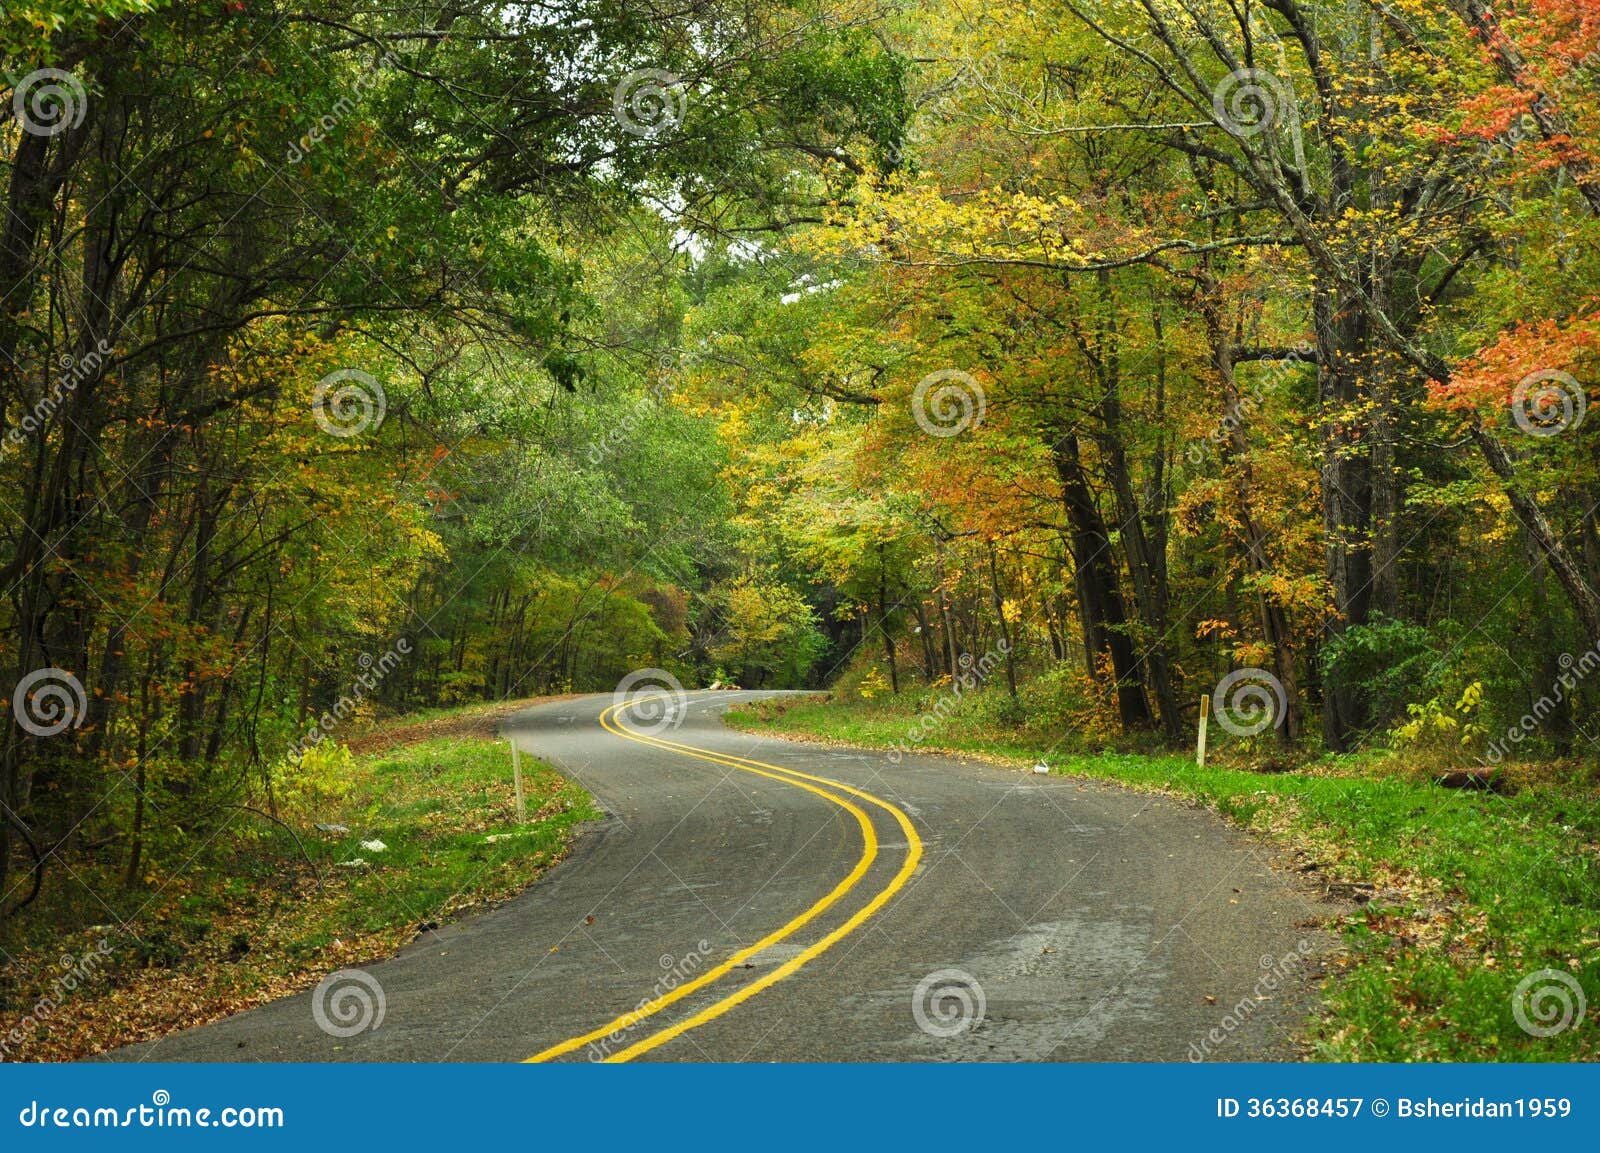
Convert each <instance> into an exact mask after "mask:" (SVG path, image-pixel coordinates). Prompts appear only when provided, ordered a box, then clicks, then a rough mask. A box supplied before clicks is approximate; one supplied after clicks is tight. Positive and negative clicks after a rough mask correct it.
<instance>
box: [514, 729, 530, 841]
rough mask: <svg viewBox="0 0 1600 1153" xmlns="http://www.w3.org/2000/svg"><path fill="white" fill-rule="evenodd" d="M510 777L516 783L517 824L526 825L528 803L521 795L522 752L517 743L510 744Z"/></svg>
mask: <svg viewBox="0 0 1600 1153" xmlns="http://www.w3.org/2000/svg"><path fill="white" fill-rule="evenodd" d="M511 776H512V778H513V779H514V780H515V781H516V783H517V824H519V825H525V824H527V823H528V802H527V799H526V798H525V797H524V796H523V795H522V751H521V750H520V749H518V748H517V742H516V741H514V740H513V741H512V742H511Z"/></svg>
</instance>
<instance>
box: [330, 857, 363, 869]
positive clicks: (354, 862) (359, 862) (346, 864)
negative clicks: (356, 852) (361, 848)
mask: <svg viewBox="0 0 1600 1153" xmlns="http://www.w3.org/2000/svg"><path fill="white" fill-rule="evenodd" d="M334 863H335V864H336V865H338V866H339V867H340V868H341V869H363V868H366V865H367V861H366V858H365V857H351V858H350V859H349V860H348V861H335V862H334Z"/></svg>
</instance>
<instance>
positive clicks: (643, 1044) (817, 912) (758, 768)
mask: <svg viewBox="0 0 1600 1153" xmlns="http://www.w3.org/2000/svg"><path fill="white" fill-rule="evenodd" d="M627 707H628V705H627V704H621V705H612V706H611V707H610V708H608V709H606V710H605V711H604V712H602V713H601V714H600V725H601V727H602V728H604V729H605V730H606V731H607V732H610V733H614V734H616V735H617V736H619V737H622V738H623V739H624V740H629V741H634V742H636V743H638V744H641V745H649V746H651V747H653V748H658V749H667V750H670V751H672V752H675V753H679V754H681V755H682V756H686V757H693V758H694V759H695V760H699V761H707V762H709V763H711V764H714V765H724V766H727V767H728V768H733V769H738V770H740V771H741V772H746V773H754V774H755V775H756V776H758V777H766V778H767V779H768V780H773V781H781V782H782V783H784V784H786V785H793V786H794V787H795V788H797V789H804V790H805V791H806V792H808V793H815V794H816V795H817V796H819V797H822V798H823V799H824V800H827V801H830V802H832V803H833V804H835V805H838V806H839V807H840V808H842V809H844V810H845V811H846V812H847V813H849V814H850V815H851V816H852V817H854V818H855V819H856V824H857V825H858V826H859V827H860V829H861V841H862V849H861V858H860V859H859V860H858V861H856V864H855V868H853V869H851V870H850V872H849V873H848V874H847V875H846V876H845V877H844V879H843V880H841V881H840V882H839V883H838V884H837V885H835V886H834V887H833V889H832V890H831V891H830V892H829V893H828V894H827V895H826V896H824V897H823V898H822V899H821V900H820V901H818V902H816V903H815V904H814V905H812V906H811V907H810V908H808V909H806V910H805V911H804V912H803V913H801V914H800V915H799V916H797V917H795V918H794V919H793V920H791V921H790V922H789V923H788V924H786V925H784V926H782V927H781V928H778V929H775V930H773V931H772V932H771V933H768V934H767V935H766V936H765V937H762V938H761V940H759V941H757V942H756V943H755V944H753V945H748V946H746V947H745V948H743V949H740V950H739V951H738V952H737V953H734V954H733V956H731V957H729V958H728V959H727V960H726V961H724V962H722V964H720V965H717V966H715V967H714V968H712V969H709V970H707V971H706V972H705V973H702V974H701V975H700V976H698V977H696V978H695V979H694V980H692V981H689V982H687V983H685V984H682V985H679V986H677V987H676V988H675V989H672V990H671V991H670V992H667V993H664V994H662V995H661V996H660V997H657V998H655V999H654V1000H652V1001H649V1002H647V1003H645V1004H644V1005H641V1006H639V1007H638V1008H636V1009H633V1010H631V1011H630V1012H628V1013H625V1014H623V1015H622V1016H620V1017H617V1018H615V1019H613V1020H611V1021H608V1022H606V1023H605V1024H604V1025H601V1026H600V1027H599V1028H597V1029H592V1030H590V1031H589V1032H587V1033H583V1034H580V1035H579V1036H576V1037H570V1038H568V1039H567V1040H565V1041H562V1042H561V1043H560V1044H557V1045H552V1046H550V1048H548V1049H545V1050H543V1051H542V1052H539V1053H535V1054H534V1055H533V1056H532V1057H529V1058H528V1060H529V1061H550V1060H553V1059H555V1058H556V1057H560V1056H563V1055H564V1054H567V1053H571V1052H572V1051H573V1050H575V1049H581V1048H582V1047H583V1046H585V1045H587V1044H590V1043H591V1042H594V1041H599V1040H601V1039H603V1038H605V1037H608V1036H610V1035H611V1034H612V1033H620V1032H625V1031H627V1030H629V1029H632V1028H633V1027H634V1026H635V1025H637V1024H638V1023H639V1022H640V1021H642V1020H644V1019H646V1018H648V1017H653V1016H654V1015H655V1014H657V1013H659V1012H660V1011H661V1010H662V1009H665V1008H666V1007H667V1006H669V1005H671V1004H674V1003H675V1002H677V1001H681V1000H683V998H685V997H687V996H689V995H690V994H692V993H695V992H697V991H698V990H700V989H703V988H705V987H706V986H707V985H709V984H711V983H712V982H713V981H716V980H718V979H720V978H722V977H725V976H726V975H727V974H729V973H731V972H732V971H733V970H734V969H737V968H739V967H740V966H742V965H743V964H744V963H745V962H746V961H748V960H749V959H750V958H752V957H754V956H755V955H756V954H758V953H760V952H762V951H763V950H765V949H767V948H770V947H771V946H773V945H775V944H777V943H778V942H779V941H782V940H785V939H786V938H788V937H790V936H792V935H793V934H795V933H797V932H799V931H800V930H801V929H802V928H804V927H805V926H806V925H808V924H810V923H811V922H812V921H813V920H815V919H816V918H817V917H819V916H821V915H822V913H824V912H825V911H827V910H828V909H829V908H830V907H832V906H833V905H834V904H835V903H836V902H838V900H839V899H840V898H841V897H843V896H844V895H845V894H846V893H848V892H850V890H851V889H854V888H855V887H856V885H857V884H859V883H860V881H861V879H862V878H863V877H865V876H866V874H867V870H868V869H870V868H871V867H872V863H873V861H875V860H877V858H878V847H879V846H878V834H877V832H876V831H875V830H874V829H873V827H872V820H871V818H869V817H868V816H867V814H866V813H865V812H864V811H862V809H861V807H860V806H858V805H856V804H854V803H853V802H851V801H850V800H847V799H846V798H847V797H854V798H856V799H857V800H860V801H864V802H866V803H867V804H869V805H875V806H877V807H878V808H880V809H882V810H883V811H884V812H886V813H888V814H889V815H890V816H892V817H893V818H894V819H895V822H896V823H897V824H898V825H899V826H900V830H901V832H903V833H904V834H905V838H906V846H907V848H906V859H905V861H904V862H903V863H902V864H901V866H900V869H899V871H898V872H896V873H895V875H894V877H893V878H892V879H891V880H890V881H889V883H888V884H887V885H885V886H884V887H883V889H882V890H880V891H879V892H878V893H876V894H874V895H873V897H872V899H871V900H869V901H868V902H867V903H866V904H865V905H863V906H862V907H861V909H860V910H858V911H857V912H856V913H855V914H854V915H853V916H851V917H850V918H849V919H848V920H846V921H845V922H844V923H843V924H842V925H840V926H839V927H838V928H836V929H834V930H833V931H832V932H831V933H828V934H827V935H826V936H824V937H823V938H821V939H820V940H818V941H816V942H815V943H814V944H811V945H808V946H807V947H806V948H804V949H802V950H801V951H800V952H799V953H797V954H796V955H795V956H794V957H792V958H790V959H789V960H788V961H785V962H784V963H783V964H782V965H779V966H778V967H777V968H775V969H773V970H772V971H771V972H768V973H766V974H764V975H762V976H761V977H759V978H757V979H756V980H754V981H752V982H750V983H749V984H748V985H745V986H743V987H742V988H740V989H738V990H736V991H734V992H732V993H730V994H728V995H727V996H726V997H723V998H722V999H721V1000H719V1001H717V1002H715V1003H713V1004H711V1005H707V1006H706V1007H705V1008H704V1009H701V1010H700V1011H699V1012H698V1013H695V1014H693V1015H692V1016H689V1017H685V1018H684V1019H683V1020H681V1021H679V1022H677V1023H676V1024H674V1025H670V1026H668V1027H667V1028H665V1029H662V1030H660V1031H659V1032H656V1033H652V1034H650V1035H649V1036H647V1037H645V1038H643V1039H642V1040H639V1041H636V1042H634V1043H633V1044H632V1045H629V1046H628V1047H627V1048H626V1049H622V1050H619V1051H618V1052H616V1053H612V1054H610V1055H608V1056H607V1057H606V1058H605V1060H606V1061H608V1062H618V1061H631V1060H633V1059H634V1058H635V1057H638V1056H642V1055H643V1054H645V1053H648V1052H650V1050H652V1049H655V1048H658V1047H659V1046H661V1045H665V1044H666V1043H667V1042H668V1041H670V1040H672V1039H673V1038H674V1037H681V1036H682V1035H683V1034H685V1033H687V1032H688V1031H689V1030H691V1029H697V1028H699V1027H700V1026H701V1025H704V1024H706V1023H707V1022H708V1021H714V1020H716V1019H717V1018H718V1017H720V1016H722V1015H723V1014H724V1013H726V1012H728V1011H729V1010H730V1009H732V1008H733V1007H734V1006H736V1005H741V1004H743V1003H744V1002H745V1001H748V1000H749V999H750V998H751V997H754V996H755V995H756V994H757V993H759V992H761V991H762V990H763V989H768V988H771V987H772V986H773V985H776V984H777V983H778V982H779V981H782V980H783V979H784V978H786V977H789V976H791V975H793V974H794V973H796V972H797V971H799V969H800V968H801V967H802V966H804V965H806V964H807V963H809V962H811V961H813V960H815V959H816V958H817V957H820V956H821V955H822V954H823V953H825V952H827V951H828V950H829V949H831V948H833V946H834V945H836V944H838V943H839V942H840V941H842V940H843V939H844V938H845V937H847V936H849V935H850V934H851V933H853V932H855V931H856V930H857V929H859V928H860V927H861V926H862V925H863V924H865V923H866V920H867V918H868V917H871V916H872V915H873V914H874V913H876V912H877V911H878V910H879V909H881V908H883V906H884V905H886V904H888V902H889V899H890V898H891V897H893V896H894V895H895V894H896V893H898V892H899V891H900V890H901V889H902V888H904V887H905V884H906V882H907V881H909V880H910V879H911V874H912V873H914V872H915V871H916V868H917V864H918V862H919V861H921V860H922V839H921V838H920V837H918V836H917V830H916V828H915V827H914V826H913V825H912V824H911V819H910V818H909V817H907V816H906V815H905V813H903V812H901V811H900V809H899V808H897V807H896V806H894V805H891V804H890V803H889V802H888V801H885V800H883V799H881V798H879V797H875V796H873V795H872V794H871V793H867V792H863V791H862V790H860V789H857V788H852V787H851V786H850V785H846V784H843V783H841V782H839V781H834V780H829V779H828V778H827V777H814V776H811V775H810V774H809V773H802V772H797V771H796V770H794V769H786V768H784V767H783V766H782V765H769V764H767V763H766V762H765V761H753V760H750V759H749V758H747V757H735V756H731V755H729V754H725V753H713V752H709V751H707V750H705V749H697V748H694V747H693V746H691V745H684V744H679V743H678V742H676V741H666V740H662V739H660V738H659V737H652V736H647V735H645V734H644V733H636V732H634V731H632V730H631V729H628V728H625V727H624V726H623V725H622V724H621V721H620V719H619V716H618V714H619V712H620V711H621V710H623V709H626V708H627ZM841 793H842V794H844V796H841V795H839V794H841Z"/></svg>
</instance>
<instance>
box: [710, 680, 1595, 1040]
mask: <svg viewBox="0 0 1600 1153" xmlns="http://www.w3.org/2000/svg"><path fill="white" fill-rule="evenodd" d="M925 705H926V702H924V701H922V700H919V699H917V698H914V697H911V696H909V695H906V696H902V697H899V698H893V697H891V698H882V697H880V698H875V699H873V700H871V701H856V702H841V701H836V700H828V699H824V698H820V697H808V698H788V699H784V700H775V701H765V702H757V703H755V704H752V705H748V706H744V707H741V708H739V709H736V710H734V711H733V712H731V713H730V714H729V715H728V718H727V719H728V723H729V724H730V725H732V726H734V727H735V728H739V729H744V730H747V731H754V732H761V733H770V734H771V735H774V736H785V737H791V738H799V739H809V740H818V741H823V742H827V743H832V744H838V745H848V746H853V747H858V748H892V747H895V746H897V745H902V744H904V743H906V742H907V734H908V732H909V731H910V730H911V729H912V727H913V725H915V724H917V722H918V721H919V718H920V717H921V716H924V715H927V714H926V713H925V712H924V708H925ZM989 712H991V710H985V709H982V708H978V709H971V710H967V709H963V710H959V711H957V712H955V713H953V714H951V715H948V716H946V717H944V718H943V719H942V720H941V721H940V722H939V723H938V725H937V727H936V729H935V730H934V731H933V733H932V734H931V735H930V736H927V737H925V738H923V739H921V740H919V741H918V742H917V743H916V744H915V749H916V751H917V752H928V753H932V752H941V753H955V754H958V755H962V754H964V755H968V756H972V757H974V758H983V759H988V760H994V761H999V762H1002V763H1006V764H1014V765H1017V766H1019V767H1030V766H1032V765H1034V764H1035V763H1036V762H1037V761H1038V760H1039V759H1040V758H1041V756H1044V757H1046V758H1047V760H1048V763H1049V768H1050V771H1051V772H1052V773H1057V774H1063V775H1069V776H1081V777H1092V778H1097V779H1101V780H1112V781H1116V782H1119V783H1121V784H1123V785H1127V786H1129V787H1132V788H1136V789H1145V790H1152V791H1159V792H1163V793H1167V794H1170V795H1177V796H1181V797H1185V798H1187V799H1190V800H1191V801H1193V802H1196V803H1200V804H1204V805H1208V806H1210V807H1212V808H1214V809H1216V810H1218V811H1220V812H1221V813H1222V814H1223V815H1224V816H1226V817H1228V818H1229V819H1231V820H1233V821H1235V822H1237V823H1238V824H1240V825H1242V826H1245V827H1247V828H1250V829H1252V830H1256V831H1257V832H1259V833H1260V834H1262V835H1264V836H1266V837H1268V838H1270V839H1271V840H1272V841H1273V842H1275V843H1276V844H1278V845H1281V846H1284V847H1286V848H1288V849H1290V850H1291V851H1292V853H1293V856H1294V859H1295V860H1296V861H1297V862H1298V868H1299V869H1300V871H1301V872H1302V873H1304V874H1306V875H1307V876H1308V878H1312V879H1317V880H1320V881H1321V883H1323V884H1324V885H1325V886H1326V887H1327V888H1328V890H1329V892H1330V893H1331V894H1332V895H1335V896H1340V897H1344V898H1347V899H1349V900H1352V901H1354V902H1355V903H1356V904H1357V905H1358V906H1359V907H1358V910H1357V911H1356V912H1355V913H1353V914H1352V915H1350V916H1348V917H1346V918H1344V919H1343V922H1342V925H1341V929H1342V932H1343V935H1344V937H1345V941H1346V945H1347V951H1346V955H1345V957H1343V958H1342V959H1341V965H1340V972H1339V974H1338V976H1336V977H1335V978H1333V979H1331V980H1330V981H1329V982H1328V983H1327V985H1326V986H1325V987H1324V989H1323V1004H1322V1006H1321V1008H1320V1009H1319V1010H1318V1012H1317V1014H1316V1016H1315V1018H1314V1019H1313V1020H1312V1021H1311V1022H1309V1025H1308V1032H1309V1035H1310V1040H1311V1044H1312V1052H1313V1053H1314V1054H1315V1055H1316V1056H1317V1057H1318V1058H1319V1059H1323V1060H1359V1061H1488V1060H1494V1061H1572V1060H1597V1059H1600V787H1597V779H1596V774H1595V771H1594V768H1593V766H1585V765H1578V764H1558V765H1551V766H1540V767H1524V766H1513V767H1512V768H1511V770H1510V771H1509V773H1508V776H1509V779H1510V781H1511V782H1512V786H1513V788H1512V792H1511V795H1504V796H1503V795H1497V794H1494V793H1488V792H1478V791H1465V790H1459V789H1446V788H1441V787H1440V786H1438V785H1436V784H1434V783H1433V780H1432V773H1431V772H1430V771H1429V769H1428V767H1427V766H1425V765H1424V764H1422V763H1421V762H1420V760H1419V759H1418V758H1406V757H1401V756H1397V755H1390V754H1368V755H1364V756H1359V757H1324V758H1320V759H1314V760H1307V761H1305V762H1304V763H1298V764H1285V763H1284V761H1283V759H1282V757H1281V755H1279V756H1275V757H1274V758H1272V759H1271V760H1268V759H1266V758H1263V757H1260V756H1256V757H1251V756H1250V755H1248V754H1247V753H1246V752H1245V751H1243V750H1238V749H1229V748H1227V747H1226V746H1223V747H1221V748H1217V749H1215V751H1214V755H1213V757H1212V759H1211V762H1210V763H1209V764H1208V765H1207V766H1206V767H1205V768H1204V769H1201V768H1199V767H1197V766H1196V765H1195V763H1194V759H1193V757H1192V756H1189V757H1184V756H1150V755H1142V754H1129V753H1116V752H1110V751H1106V752H1099V753H1072V754H1067V753H1064V752H1062V751H1061V750H1060V748H1059V746H1060V745H1061V744H1062V742H1061V740H1060V736H1059V734H1056V735H1055V736H1053V737H1052V736H1051V735H1050V734H1047V733H1042V732H1034V731H1031V730H1029V729H1027V728H1026V727H1022V728H1018V727H1015V726H1006V725H1003V724H1000V723H999V722H997V721H995V720H993V719H990V718H989V717H988V716H987V714H988V713H989ZM919 731H921V730H919ZM1580 989H1581V990H1583V991H1586V992H1587V994H1588V1006H1587V1013H1586V1016H1587V1019H1585V1009H1584V1001H1585V998H1584V995H1583V993H1581V992H1578V990H1580ZM1519 1012H1520V1015H1521V1020H1520V1021H1519V1016H1518V1014H1519ZM1523 1022H1526V1025H1527V1026H1530V1027H1531V1029H1530V1028H1529V1027H1524V1024H1523ZM1558 1026H1559V1027H1558ZM1545 1034H1548V1035H1545Z"/></svg>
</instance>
